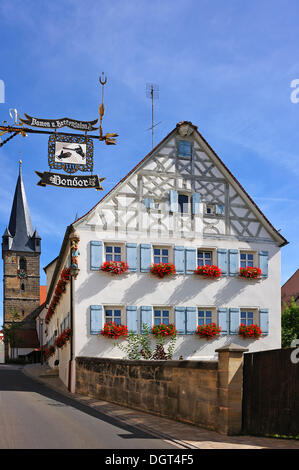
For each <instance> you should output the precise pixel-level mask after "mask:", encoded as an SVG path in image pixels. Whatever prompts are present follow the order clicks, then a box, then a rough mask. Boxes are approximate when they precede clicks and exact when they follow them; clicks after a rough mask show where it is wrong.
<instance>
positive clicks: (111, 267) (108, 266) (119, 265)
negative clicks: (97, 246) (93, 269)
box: [101, 261, 129, 275]
mask: <svg viewBox="0 0 299 470" xmlns="http://www.w3.org/2000/svg"><path fill="white" fill-rule="evenodd" d="M128 269H129V266H128V264H127V263H125V262H124V261H105V263H103V264H102V266H101V270H102V271H105V272H107V273H111V274H118V275H120V274H123V273H125V272H127V271H128Z"/></svg>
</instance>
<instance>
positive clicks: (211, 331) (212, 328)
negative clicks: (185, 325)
mask: <svg viewBox="0 0 299 470" xmlns="http://www.w3.org/2000/svg"><path fill="white" fill-rule="evenodd" d="M220 332H221V327H220V326H217V325H216V323H208V324H205V325H198V327H197V330H196V334H197V335H198V336H199V337H200V338H206V339H212V338H215V337H216V336H218V335H220Z"/></svg>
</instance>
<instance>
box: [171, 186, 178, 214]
mask: <svg viewBox="0 0 299 470" xmlns="http://www.w3.org/2000/svg"><path fill="white" fill-rule="evenodd" d="M169 202H170V212H178V210H179V203H178V202H179V197H178V193H177V191H175V190H174V189H171V190H170V191H169Z"/></svg>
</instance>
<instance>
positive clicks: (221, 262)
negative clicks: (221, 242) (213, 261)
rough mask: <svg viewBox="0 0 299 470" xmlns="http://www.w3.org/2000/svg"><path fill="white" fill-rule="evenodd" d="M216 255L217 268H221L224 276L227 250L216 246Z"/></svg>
mask: <svg viewBox="0 0 299 470" xmlns="http://www.w3.org/2000/svg"><path fill="white" fill-rule="evenodd" d="M217 257H218V261H217V265H218V268H220V269H221V273H222V275H224V276H226V275H227V250H224V249H222V248H218V250H217Z"/></svg>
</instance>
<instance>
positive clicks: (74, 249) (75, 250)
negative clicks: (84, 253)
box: [71, 240, 80, 268]
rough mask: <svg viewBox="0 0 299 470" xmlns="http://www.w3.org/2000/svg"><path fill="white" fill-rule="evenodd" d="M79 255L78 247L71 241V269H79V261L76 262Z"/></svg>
mask: <svg viewBox="0 0 299 470" xmlns="http://www.w3.org/2000/svg"><path fill="white" fill-rule="evenodd" d="M79 255H80V251H79V245H78V241H77V240H73V241H72V253H71V256H72V268H78V267H79V261H78V256H79Z"/></svg>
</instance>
